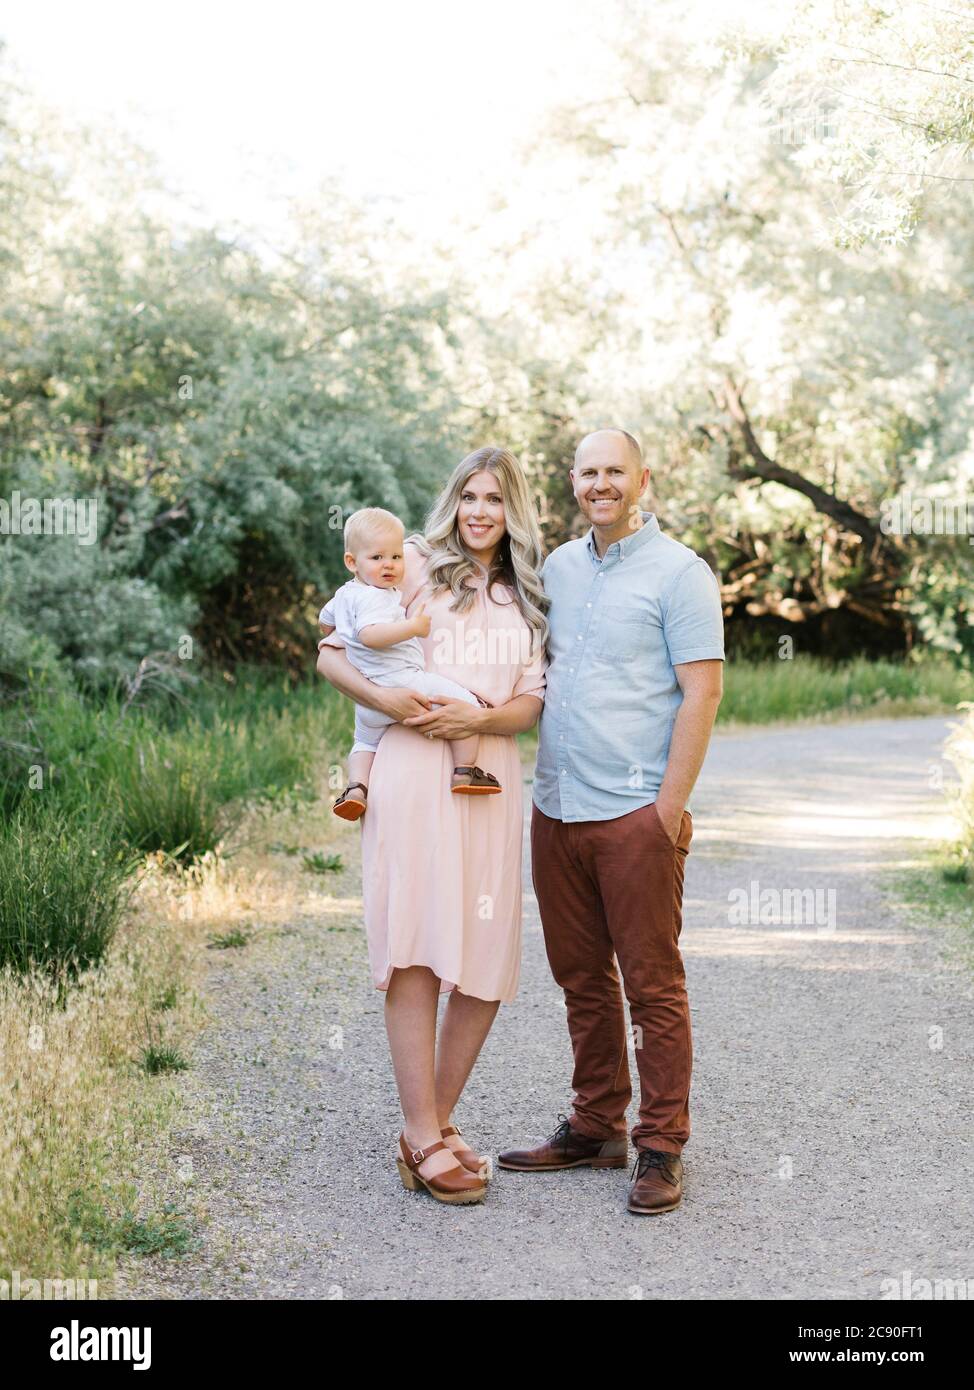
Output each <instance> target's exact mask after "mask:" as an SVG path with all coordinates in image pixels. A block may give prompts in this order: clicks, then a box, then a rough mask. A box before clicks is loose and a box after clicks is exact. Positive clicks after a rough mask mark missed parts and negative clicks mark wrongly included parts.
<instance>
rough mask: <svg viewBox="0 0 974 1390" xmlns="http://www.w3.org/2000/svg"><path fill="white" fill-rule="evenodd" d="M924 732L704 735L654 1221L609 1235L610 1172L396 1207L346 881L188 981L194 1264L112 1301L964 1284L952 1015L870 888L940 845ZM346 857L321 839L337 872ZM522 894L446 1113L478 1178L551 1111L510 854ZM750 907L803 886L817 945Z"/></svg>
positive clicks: (963, 1029) (397, 1187)
mask: <svg viewBox="0 0 974 1390" xmlns="http://www.w3.org/2000/svg"><path fill="white" fill-rule="evenodd" d="M947 727H948V721H946V720H943V719H913V720H895V721H875V722H859V723H851V724H848V725H821V726H807V727H801V728H793V729H780V730H773V731H769V730H767V729H759V730H755V731H748V732H744V733H725V734H721V735H719V736H718V737H717V738H715V740H714V743H713V745H712V748H711V752H710V754H709V757H708V762H707V765H706V768H705V770H704V773H703V775H702V777H701V779H700V783H699V784H698V787H697V790H696V791H695V793H694V797H693V809H694V820H695V824H696V827H697V829H696V835H695V839H694V843H693V846H692V849H691V853H690V858H689V861H688V865H687V888H686V901H685V912H684V928H683V936H682V944H683V949H684V957H685V960H686V966H687V977H688V988H689V993H690V1002H691V1009H692V1019H693V1032H694V1080H693V1089H692V1092H691V1117H692V1123H693V1133H692V1136H691V1138H690V1141H689V1143H688V1145H687V1146H686V1148H685V1150H684V1154H683V1157H684V1162H685V1165H686V1176H685V1196H684V1200H683V1204H682V1206H681V1207H680V1208H679V1209H678V1210H676V1211H674V1212H672V1213H669V1214H666V1215H662V1216H659V1217H642V1218H640V1217H635V1216H630V1215H629V1214H628V1213H627V1212H626V1210H625V1203H626V1196H627V1190H628V1181H629V1174H628V1172H621V1171H608V1172H594V1171H591V1170H588V1169H579V1170H573V1171H567V1172H561V1173H548V1174H535V1175H530V1174H517V1173H505V1172H503V1170H501V1169H496V1170H495V1177H494V1181H493V1183H492V1185H491V1189H490V1192H489V1194H488V1198H487V1201H486V1203H485V1204H484V1205H483V1206H475V1207H465V1208H460V1209H457V1208H450V1207H445V1206H442V1205H438V1204H436V1203H435V1202H434V1201H433V1200H432V1199H431V1198H429V1197H428V1196H426V1194H423V1193H409V1192H406V1191H405V1190H404V1189H403V1188H402V1186H401V1184H400V1182H399V1179H398V1177H397V1175H396V1171H395V1167H394V1164H393V1161H392V1152H393V1146H394V1143H395V1138H396V1136H397V1134H398V1130H399V1126H400V1114H399V1108H398V1101H397V1097H396V1092H395V1088H394V1085H393V1080H392V1073H391V1067H390V1064H389V1061H388V1053H387V1048H386V1040H385V1033H384V1029H383V1021H382V997H383V996H382V995H380V994H379V993H378V992H376V991H374V990H373V989H372V988H371V983H370V980H369V976H368V971H367V963H366V957H365V944H364V939H363V937H362V933H361V931H360V929H359V928H358V922H359V920H360V919H359V918H358V916H357V914H356V905H357V904H356V895H357V892H358V889H357V887H356V885H355V882H354V874H355V872H356V870H355V869H353V870H352V871H350V874H349V876H348V881H347V882H346V883H343V884H339V885H336V892H337V893H338V894H339V897H338V900H337V901H336V904H335V908H334V911H333V912H332V913H330V914H328V915H321V916H319V917H317V918H316V919H315V920H313V921H311V922H309V923H304V924H302V925H301V926H300V927H299V928H295V929H294V930H293V931H288V932H286V933H283V934H282V933H279V932H278V933H276V934H275V933H269V934H268V935H267V937H266V939H264V938H260V939H258V941H256V942H255V943H254V944H253V945H252V946H251V947H248V948H247V950H246V952H239V953H238V952H225V953H220V955H221V959H220V960H218V961H216V962H215V963H214V965H213V967H212V969H211V972H210V974H209V977H208V1004H209V1007H210V1010H211V1016H212V1023H211V1025H210V1026H209V1027H208V1028H207V1030H206V1032H205V1033H204V1034H203V1035H202V1037H201V1039H200V1042H199V1045H198V1048H197V1052H196V1056H195V1059H194V1060H195V1065H194V1070H193V1071H192V1072H191V1073H188V1074H187V1078H186V1082H185V1089H186V1110H185V1126H184V1128H182V1129H181V1130H180V1131H179V1132H178V1133H177V1134H176V1135H174V1137H173V1140H174V1142H173V1149H172V1161H173V1164H174V1165H176V1164H177V1163H178V1162H179V1160H180V1158H181V1156H185V1155H189V1156H190V1158H191V1159H192V1162H193V1169H194V1174H195V1176H194V1180H193V1198H194V1200H195V1203H196V1204H197V1206H198V1208H199V1209H200V1210H202V1211H204V1212H205V1213H206V1221H205V1226H204V1229H205V1238H204V1244H203V1248H202V1249H201V1250H200V1251H199V1252H197V1253H196V1254H195V1255H192V1256H189V1257H186V1258H183V1259H181V1260H178V1261H165V1262H163V1261H159V1260H138V1261H134V1260H133V1261H130V1262H128V1263H127V1264H126V1265H125V1267H124V1268H123V1269H122V1271H121V1272H120V1278H119V1282H118V1286H117V1295H118V1296H120V1297H125V1298H135V1299H139V1298H157V1297H163V1298H339V1297H343V1298H423V1297H437V1298H508V1297H514V1298H525V1299H547V1298H571V1299H575V1298H597V1299H620V1298H625V1299H631V1298H640V1297H643V1298H726V1297H733V1298H775V1299H793V1298H825V1299H828V1298H840V1297H841V1298H848V1297H851V1298H863V1299H876V1298H880V1297H881V1296H882V1295H883V1292H884V1290H883V1285H882V1281H883V1280H885V1279H895V1280H897V1281H899V1280H901V1279H902V1278H903V1276H904V1273H905V1272H907V1271H908V1272H909V1274H908V1275H907V1277H911V1276H912V1277H913V1278H914V1279H918V1278H921V1277H925V1278H930V1279H935V1278H941V1279H943V1278H965V1279H967V1278H971V1279H974V1253H972V1242H971V1230H972V1226H974V1222H972V1217H974V1195H972V1189H974V1185H972V1183H971V1168H972V1164H971V1148H970V1141H971V1122H970V1090H971V1086H970V1082H971V1063H972V1059H974V1019H972V1012H971V998H972V993H974V991H972V989H971V978H970V976H969V974H966V973H965V972H964V971H963V970H962V969H961V968H960V967H959V966H958V965H957V964H956V963H954V958H953V957H952V956H949V955H948V953H947V950H946V947H947V944H948V936H947V935H946V934H945V933H943V932H940V931H938V930H936V929H931V928H929V927H925V926H922V925H919V924H917V923H911V921H910V920H909V917H908V915H907V914H906V913H905V912H904V911H903V910H902V909H897V908H896V906H895V891H896V890H895V876H894V875H893V873H892V871H894V870H896V869H898V868H900V867H902V866H905V865H909V864H910V863H912V862H917V861H918V859H919V856H920V854H921V853H922V852H923V851H924V850H925V849H926V847H927V846H928V844H930V843H932V842H935V841H937V840H940V839H941V838H944V837H945V836H946V835H948V834H949V830H950V822H949V819H948V817H947V815H946V811H945V802H944V800H943V797H942V795H941V794H940V793H939V792H938V791H936V790H932V789H931V782H932V780H933V779H932V776H931V769H932V767H933V766H935V765H937V764H938V763H939V760H940V749H941V745H942V741H943V737H944V734H945V732H946V730H947ZM943 767H944V771H945V774H946V775H949V770H948V765H946V764H944V765H943ZM525 779H526V780H525V804H526V806H528V805H529V797H530V786H529V784H528V783H529V773H528V771H527V770H526V771H525ZM525 833H526V836H527V825H526V827H525ZM357 835H358V831H357V828H356V827H345V826H341V827H337V828H336V836H337V837H338V839H339V840H340V842H341V846H342V848H344V849H345V851H346V857H349V858H353V860H354V863H355V865H356V866H357V862H358V855H357V849H356V841H357ZM525 883H526V897H525V924H524V926H525V930H524V967H523V972H522V979H521V989H520V993H519V996H518V999H517V1000H516V1001H515V1003H514V1004H512V1005H509V1006H506V1007H502V1008H501V1011H500V1013H499V1015H498V1019H497V1022H496V1024H495V1026H494V1030H493V1032H492V1033H491V1036H490V1037H489V1039H488V1041H487V1044H486V1046H485V1049H484V1052H483V1053H482V1055H481V1058H480V1060H479V1062H478V1064H477V1067H476V1069H475V1071H474V1075H473V1077H472V1078H471V1081H470V1084H469V1086H468V1090H467V1093H466V1095H465V1097H464V1100H463V1102H462V1110H461V1111H460V1112H459V1113H458V1118H459V1121H460V1123H461V1125H463V1126H464V1127H465V1129H466V1130H467V1133H468V1135H469V1136H470V1137H471V1138H472V1139H473V1140H474V1142H475V1143H476V1144H477V1145H478V1146H480V1147H482V1148H483V1149H484V1150H485V1151H487V1152H493V1153H495V1154H496V1152H497V1151H498V1150H499V1149H501V1148H505V1147H508V1146H511V1145H514V1144H518V1145H522V1144H527V1143H529V1142H534V1141H536V1140H539V1139H541V1138H542V1137H543V1136H545V1135H547V1134H549V1133H550V1132H551V1131H552V1130H553V1129H554V1128H555V1126H556V1124H557V1116H558V1112H559V1111H563V1112H566V1113H567V1111H568V1109H569V1105H570V1100H571V1094H570V1090H569V1077H570V1070H571V1052H570V1046H569V1042H568V1036H567V1031H566V1026H565V1014H564V1006H563V1004H562V1002H561V994H560V991H559V990H558V989H557V987H556V986H555V984H554V982H553V981H552V979H551V977H550V975H549V972H548V966H547V961H546V958H545V953H544V944H543V939H542V936H541V929H540V924H539V920H538V915H537V905H536V903H535V900H534V897H533V894H532V892H531V884H530V868H529V864H528V853H527V839H526V840H525ZM752 884H756V885H757V887H755V888H753V889H752V887H751V885H752ZM766 889H774V890H778V891H780V890H784V889H797V890H806V889H811V890H819V891H820V895H821V896H820V897H819V899H818V905H819V907H820V908H821V909H823V911H822V914H821V919H820V920H821V922H822V925H815V924H814V923H809V924H807V925H794V924H790V923H788V922H784V921H782V920H781V913H779V914H778V919H777V921H774V920H772V921H765V922H762V921H761V920H760V919H759V920H757V921H750V922H748V921H745V922H735V921H731V920H729V910H730V906H729V904H730V903H731V901H737V898H736V896H735V898H734V899H733V900H732V899H731V898H730V895H732V894H734V895H737V894H738V893H739V892H742V893H743V894H744V895H746V896H747V897H748V899H749V900H750V897H751V895H752V893H753V894H757V895H760V894H761V893H763V892H764V890H766ZM831 892H834V895H835V896H834V905H835V913H834V926H833V925H831V924H830V922H829V920H828V918H829V916H830V912H829V905H830V902H831V901H832V900H831V899H830V897H829V894H830V893H831ZM342 893H344V894H346V897H345V899H344V900H343V899H342V898H341V894H342ZM759 901H760V899H759ZM766 901H767V902H769V903H770V904H771V905H772V906H773V900H771V899H767V900H766ZM769 910H770V909H769V907H767V906H766V908H765V911H766V912H767V911H769ZM339 1029H340V1030H341V1032H340V1033H339V1032H336V1031H335V1030H339ZM937 1030H942V1034H941V1033H938V1032H937ZM938 1043H941V1044H942V1045H939V1046H938ZM339 1044H340V1046H339ZM633 1075H634V1078H635V1068H633ZM632 1115H633V1112H630V1118H632ZM183 1161H184V1162H185V1160H183ZM183 1195H184V1196H185V1192H184V1193H183ZM972 1287H974V1285H972Z"/></svg>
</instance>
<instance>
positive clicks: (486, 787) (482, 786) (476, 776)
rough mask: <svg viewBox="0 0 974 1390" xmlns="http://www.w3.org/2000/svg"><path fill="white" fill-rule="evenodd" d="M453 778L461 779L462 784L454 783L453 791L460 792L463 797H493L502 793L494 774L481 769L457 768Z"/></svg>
mask: <svg viewBox="0 0 974 1390" xmlns="http://www.w3.org/2000/svg"><path fill="white" fill-rule="evenodd" d="M453 776H454V778H456V777H458V776H459V777H461V778H462V779H463V780H462V781H460V782H457V781H454V783H453V786H452V787H451V789H450V790H451V791H454V792H459V793H461V794H462V795H463V796H491V795H494V794H496V793H497V792H499V791H501V790H502V788H501V784H500V782H498V780H497V778H496V777H495V776H494V774H493V773H492V772H484V770H483V768H481V767H455V768H454V769H453Z"/></svg>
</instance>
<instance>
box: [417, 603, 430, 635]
mask: <svg viewBox="0 0 974 1390" xmlns="http://www.w3.org/2000/svg"><path fill="white" fill-rule="evenodd" d="M431 625H432V619H431V618H430V615H429V614H428V613H427V611H426V604H425V603H421V604H420V605H419V607H418V608H417V609H416V612H415V613H414V614H413V631H414V632H415V634H416V636H417V637H428V636H429V635H430V627H431Z"/></svg>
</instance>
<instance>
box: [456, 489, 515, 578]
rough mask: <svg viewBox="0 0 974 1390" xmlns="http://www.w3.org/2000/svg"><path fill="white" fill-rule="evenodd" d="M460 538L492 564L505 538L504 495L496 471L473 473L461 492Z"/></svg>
mask: <svg viewBox="0 0 974 1390" xmlns="http://www.w3.org/2000/svg"><path fill="white" fill-rule="evenodd" d="M457 525H458V527H459V530H460V540H461V541H462V542H463V545H464V546H465V547H466V549H467V550H469V551H470V552H471V553H472V554H474V555H476V557H477V559H478V560H479V561H480V562H481V564H485V565H489V564H490V561H491V560H492V559H493V557H494V554H495V552H496V550H497V548H498V546H499V545H500V543H501V541H502V540H503V539H504V535H505V532H506V527H505V523H504V498H503V496H502V495H501V490H500V484H499V483H498V481H497V478H496V476H495V475H494V474H493V473H488V472H487V471H486V470H482V471H481V472H480V473H472V474H471V475H470V477H469V478H468V479H467V481H466V482H465V483H464V485H463V489H462V490H461V493H460V505H459V507H458V509H457Z"/></svg>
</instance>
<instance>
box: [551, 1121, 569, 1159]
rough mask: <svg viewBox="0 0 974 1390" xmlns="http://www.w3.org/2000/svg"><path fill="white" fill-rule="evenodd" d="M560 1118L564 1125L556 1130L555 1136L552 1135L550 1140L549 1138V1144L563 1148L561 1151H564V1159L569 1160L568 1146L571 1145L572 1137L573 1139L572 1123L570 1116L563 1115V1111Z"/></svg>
mask: <svg viewBox="0 0 974 1390" xmlns="http://www.w3.org/2000/svg"><path fill="white" fill-rule="evenodd" d="M558 1118H559V1120H561V1121H562V1123H561V1124H560V1125H559V1126H558V1128H557V1129H556V1130H555V1132H554V1134H552V1135H551V1136H550V1138H549V1140H548V1143H549V1144H558V1145H560V1146H561V1151H562V1157H563V1158H567V1157H568V1145H569V1144H570V1143H571V1137H572V1127H571V1122H570V1120H569V1118H568V1116H567V1115H563V1114H562V1113H561V1111H559V1112H558Z"/></svg>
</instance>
